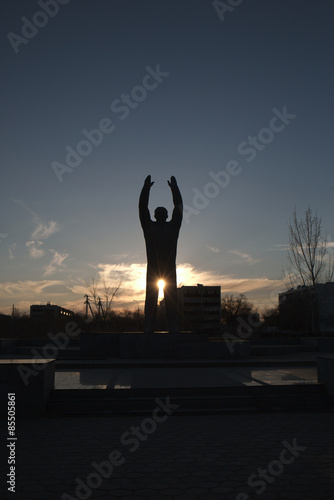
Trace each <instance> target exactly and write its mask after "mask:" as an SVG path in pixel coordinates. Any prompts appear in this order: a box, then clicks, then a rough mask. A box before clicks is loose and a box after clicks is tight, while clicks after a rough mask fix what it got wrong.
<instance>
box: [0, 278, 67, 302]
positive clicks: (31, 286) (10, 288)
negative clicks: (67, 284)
mask: <svg viewBox="0 0 334 500" xmlns="http://www.w3.org/2000/svg"><path fill="white" fill-rule="evenodd" d="M63 283H64V282H63V281H58V280H42V281H30V280H29V281H16V282H11V281H6V282H4V283H0V297H1V298H2V299H3V298H7V297H8V295H10V296H13V295H25V296H26V295H27V294H28V295H29V296H31V297H32V298H33V296H35V295H40V294H42V293H44V291H45V289H46V288H50V287H52V286H58V285H62V284H63Z"/></svg>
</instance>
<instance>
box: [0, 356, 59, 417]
mask: <svg viewBox="0 0 334 500" xmlns="http://www.w3.org/2000/svg"><path fill="white" fill-rule="evenodd" d="M54 375H55V360H54V359H38V360H35V359H19V358H18V359H0V394H1V412H0V413H1V415H7V395H8V393H15V401H16V414H17V415H18V416H33V415H39V414H41V413H43V412H44V411H45V406H46V402H47V400H48V399H49V396H50V391H51V389H53V388H54Z"/></svg>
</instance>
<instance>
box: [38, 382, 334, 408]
mask: <svg viewBox="0 0 334 500" xmlns="http://www.w3.org/2000/svg"><path fill="white" fill-rule="evenodd" d="M157 398H159V399H160V400H161V401H170V402H171V403H172V404H173V405H178V408H177V409H176V410H175V411H173V413H175V414H179V415H182V414H189V413H192V414H202V413H220V412H223V413H224V412H226V411H230V412H232V411H284V410H286V411H298V410H305V411H312V410H313V411H315V410H318V411H331V410H332V409H334V407H333V403H332V400H331V398H330V397H329V396H328V395H327V393H326V391H325V389H324V386H323V385H322V384H304V385H301V386H270V387H268V386H259V387H246V386H241V387H224V388H184V389H182V388H179V389H177V390H176V389H166V388H165V389H146V390H144V389H134V390H132V389H118V390H117V389H116V390H115V389H114V390H108V389H105V390H103V389H102V390H99V389H87V390H82V389H81V390H75V389H73V390H71V389H69V390H53V391H52V393H51V397H50V399H49V401H48V404H47V415H50V416H51V415H78V414H80V415H82V414H85V415H97V414H105V413H108V414H110V415H111V414H115V415H120V414H122V415H132V414H145V415H149V414H151V413H152V411H153V410H154V408H155V407H156V406H157Z"/></svg>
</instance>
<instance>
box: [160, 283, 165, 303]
mask: <svg viewBox="0 0 334 500" xmlns="http://www.w3.org/2000/svg"><path fill="white" fill-rule="evenodd" d="M164 286H165V282H164V280H159V281H158V287H159V295H158V298H159V299H162V298H163V296H164Z"/></svg>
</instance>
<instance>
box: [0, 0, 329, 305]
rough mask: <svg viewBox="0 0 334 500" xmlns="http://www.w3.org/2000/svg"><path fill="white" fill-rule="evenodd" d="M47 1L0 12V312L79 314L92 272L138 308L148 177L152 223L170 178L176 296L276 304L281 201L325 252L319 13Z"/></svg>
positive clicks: (324, 82)
mask: <svg viewBox="0 0 334 500" xmlns="http://www.w3.org/2000/svg"><path fill="white" fill-rule="evenodd" d="M61 3H62V5H61V4H60V2H59V3H57V4H56V7H55V3H54V2H53V1H52V2H50V3H48V2H46V1H45V2H43V0H41V2H40V3H38V2H37V1H36V2H35V1H33V0H29V2H27V1H23V0H22V1H19V0H12V1H11V2H6V5H2V16H1V56H2V59H1V60H2V69H3V75H4V78H3V81H2V92H1V109H2V120H1V138H2V152H1V180H2V183H1V184H2V192H1V225H0V241H1V243H0V259H1V269H2V275H1V282H0V311H1V312H5V313H9V312H10V308H11V306H12V304H15V306H16V307H18V308H19V309H20V310H21V311H24V310H27V309H28V308H29V305H30V304H33V303H45V302H46V301H51V302H52V303H56V304H59V305H62V306H64V307H69V308H71V309H75V310H80V309H82V308H83V302H84V298H83V295H84V293H85V292H86V290H87V287H86V286H85V282H86V281H89V279H90V277H91V276H92V275H93V274H94V273H95V276H99V275H102V274H104V276H105V278H106V280H107V282H108V283H110V284H111V285H113V284H114V285H115V286H116V285H117V284H118V283H119V281H120V280H122V285H121V289H120V292H119V294H118V296H117V299H116V301H115V307H117V308H124V307H129V308H134V307H137V303H139V304H140V305H142V303H143V299H144V287H145V247H144V239H143V236H142V232H141V227H140V224H139V220H138V197H139V193H140V190H141V187H142V184H143V181H144V179H145V177H146V176H147V175H148V174H151V175H152V180H154V181H155V184H154V186H153V188H152V191H151V200H150V208H151V211H153V210H154V208H155V207H156V206H157V205H165V206H166V207H167V209H168V210H169V212H171V210H172V200H171V194H170V190H169V187H168V185H167V179H169V178H170V177H171V175H175V176H176V179H177V181H178V184H179V187H180V190H181V193H182V196H183V200H184V203H185V205H186V207H187V208H186V217H185V220H184V222H183V226H182V228H181V232H180V236H179V247H178V257H177V264H178V273H179V277H178V280H179V284H185V285H192V284H196V283H203V284H215V285H221V286H222V292H223V293H235V294H238V293H245V294H246V296H247V297H248V298H249V299H250V300H252V301H253V302H254V303H255V304H256V305H258V306H259V308H264V307H267V306H268V307H273V306H274V305H276V303H277V293H278V292H279V291H282V290H283V289H284V284H283V283H282V281H281V280H282V269H283V268H285V267H286V266H287V256H286V248H287V243H288V230H287V222H288V219H289V217H290V216H291V213H292V210H293V209H294V207H295V206H296V208H297V212H298V213H299V214H300V215H302V214H303V212H304V210H305V209H306V208H307V206H308V204H310V205H311V207H312V208H313V209H314V210H317V211H318V214H320V215H321V216H322V218H323V226H324V228H325V229H326V230H327V232H328V239H329V242H330V245H329V250H330V251H331V252H332V251H333V246H334V245H333V244H332V241H334V225H333V194H334V175H333V167H332V157H333V144H332V143H333V140H332V130H333V127H332V120H333V114H334V101H333V88H334V78H333V76H334V71H333V63H332V55H333V48H334V34H333V29H332V19H333V15H334V5H333V3H332V2H331V1H329V0H328V1H324V2H322V3H321V4H319V5H317V4H316V3H315V2H313V1H309V0H304V1H303V2H300V1H297V0H279V1H278V0H271V1H270V2H268V1H265V0H257V1H251V0H248V1H247V0H244V1H241V2H239V5H238V6H235V7H230V8H228V9H227V8H226V11H225V12H223V11H220V16H219V14H218V12H217V10H216V9H215V7H214V2H211V1H204V0H183V1H182V2H180V1H179V0H168V1H167V0H143V1H142V2H138V1H135V0H123V1H122V2H118V1H112V0H110V1H108V0H98V1H94V2H93V1H88V0H80V1H79V0H69V1H68V2H67V3H66V0H62V2H61ZM232 3H234V5H235V2H232ZM42 4H44V6H45V5H47V6H46V7H45V9H44V10H43V8H42V6H41V5H42ZM225 5H228V2H227V1H226V2H225ZM48 9H49V12H51V13H52V15H53V17H51V14H50V15H49V14H46V13H45V12H46V11H47V10H48ZM38 12H39V13H40V12H42V13H44V14H42V15H41V14H36V13H38ZM29 23H33V24H32V25H30V24H29ZM34 23H35V24H38V25H39V27H37V28H36V27H35V28H34ZM10 33H12V34H11V35H9V34H10ZM18 36H20V37H23V38H18ZM27 36H29V37H30V38H27ZM22 40H23V41H22ZM154 75H155V76H154ZM159 75H160V76H159ZM120 106H123V108H120ZM282 115H283V118H281V119H280V118H279V116H282ZM99 127H102V129H103V132H100V133H96V132H95V135H93V136H90V137H91V138H92V137H93V139H92V140H93V141H94V140H95V145H93V144H91V142H92V141H91V142H89V141H88V138H87V137H85V133H83V131H86V135H87V134H88V135H89V132H91V131H92V130H93V129H97V128H99ZM82 141H88V145H87V142H86V143H82ZM66 148H67V149H66ZM73 150H74V151H77V156H76V159H74V158H73V156H71V158H68V159H69V160H72V162H74V163H69V162H66V155H67V153H68V151H72V152H73ZM78 152H80V153H81V154H80V156H78ZM72 155H73V153H72ZM83 155H85V156H83ZM55 162H57V165H58V167H57V168H56V170H57V171H58V175H57V174H56V172H55V169H54V168H53V166H55ZM75 163H78V165H77V166H75V167H74V166H73V165H74V164H75ZM59 164H62V165H63V166H65V169H66V171H63V172H61V168H63V167H59ZM59 168H60V170H59ZM228 171H230V174H229V178H228V177H227V174H226V172H228ZM231 173H232V174H233V175H232V174H231ZM215 175H216V176H217V175H218V178H219V179H221V180H222V179H224V182H223V181H221V182H223V183H221V185H219V183H217V177H216V178H215V179H216V180H215V179H214V176H215ZM226 179H227V181H226ZM210 183H211V184H210ZM199 193H200V194H199ZM136 301H137V302H136Z"/></svg>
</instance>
